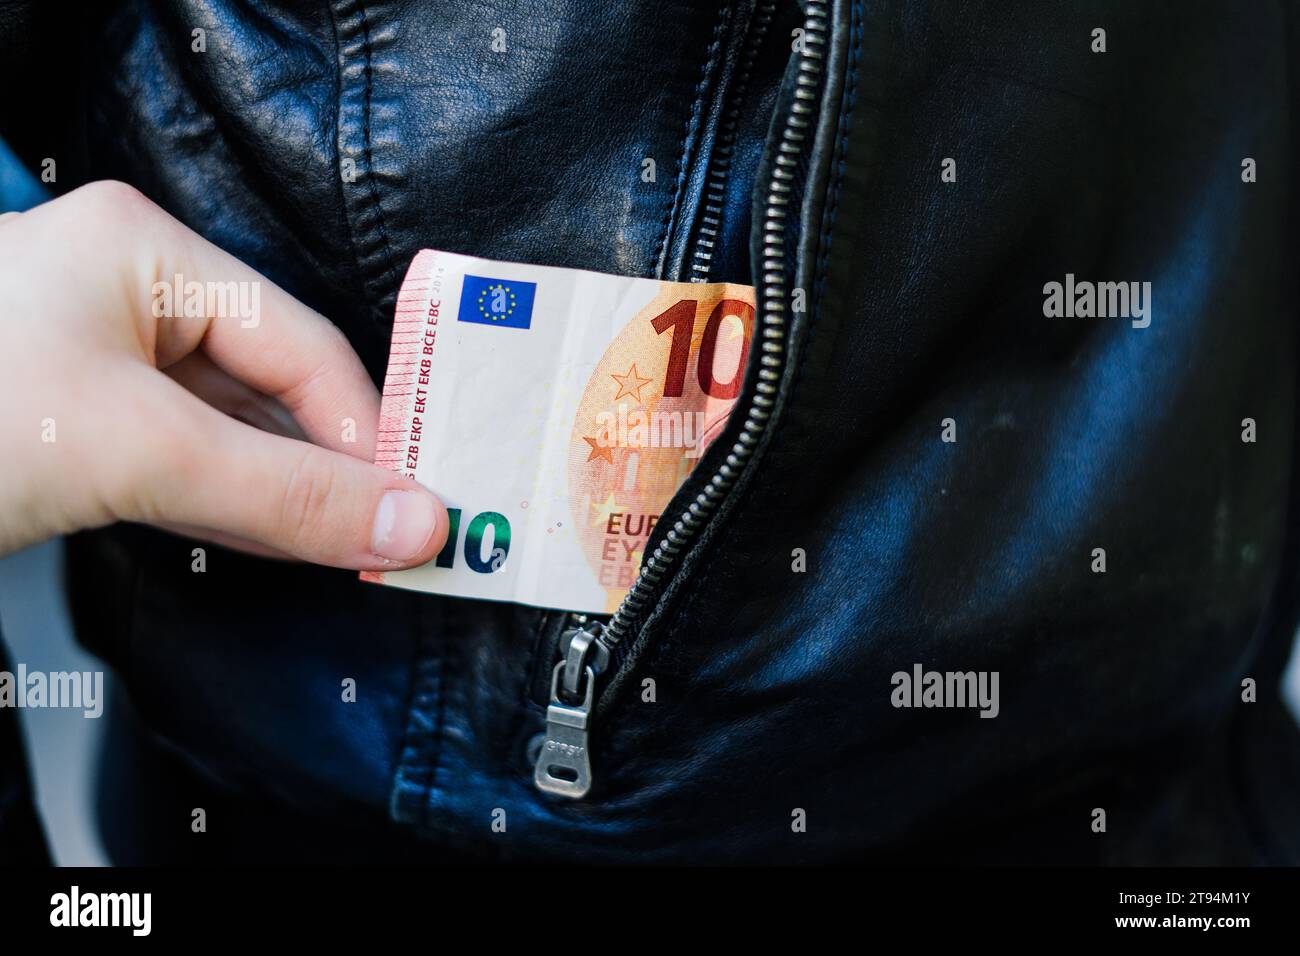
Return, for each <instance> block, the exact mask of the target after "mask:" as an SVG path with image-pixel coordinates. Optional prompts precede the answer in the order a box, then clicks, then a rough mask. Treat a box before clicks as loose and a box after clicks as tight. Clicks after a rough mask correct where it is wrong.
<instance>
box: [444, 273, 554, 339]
mask: <svg viewBox="0 0 1300 956" xmlns="http://www.w3.org/2000/svg"><path fill="white" fill-rule="evenodd" d="M536 292H537V283H536V282H518V281H515V280H513V279H489V278H486V277H485V276H472V275H467V276H465V284H464V285H463V286H461V291H460V313H459V315H457V318H458V319H460V321H462V322H481V323H482V324H483V325H500V326H505V327H506V328H508V329H526V328H528V326H529V324H530V323H531V322H532V321H533V296H534V294H535V293H536Z"/></svg>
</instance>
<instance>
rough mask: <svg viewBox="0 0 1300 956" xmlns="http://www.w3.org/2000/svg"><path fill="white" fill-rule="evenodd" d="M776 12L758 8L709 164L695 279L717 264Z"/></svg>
mask: <svg viewBox="0 0 1300 956" xmlns="http://www.w3.org/2000/svg"><path fill="white" fill-rule="evenodd" d="M775 14H776V0H763V2H762V3H761V4H760V6H759V7H758V8H757V9H756V10H755V11H754V22H753V26H752V27H751V28H750V29H751V34H750V37H749V42H748V44H747V47H748V48H747V50H746V53H745V59H744V60H743V62H742V63H741V66H740V69H739V71H738V73H737V75H736V85H735V88H734V90H733V91H732V92H731V94H730V101H731V105H730V108H729V109H728V110H727V115H726V118H725V119H724V121H723V127H722V133H721V135H720V136H719V137H718V145H717V146H716V147H715V148H714V150H713V157H712V159H711V161H710V163H709V175H708V178H707V185H706V187H705V193H704V207H703V212H702V213H701V214H700V226H699V229H698V231H697V232H696V235H695V250H694V252H693V254H692V256H691V276H690V281H691V282H708V281H709V272H710V270H711V269H712V267H713V249H714V247H715V246H716V245H717V240H718V231H719V229H720V228H721V226H722V210H723V204H724V203H725V201H726V196H727V180H728V178H729V177H730V175H731V160H732V155H733V153H734V151H735V146H736V138H737V136H738V135H739V131H740V109H741V105H742V101H743V99H744V94H745V91H746V90H747V89H748V87H749V78H750V76H751V75H752V74H753V71H754V61H755V60H756V59H757V58H758V48H759V46H760V45H761V44H762V42H763V37H764V36H765V35H766V34H767V28H768V26H769V25H770V24H771V23H772V17H773V16H775Z"/></svg>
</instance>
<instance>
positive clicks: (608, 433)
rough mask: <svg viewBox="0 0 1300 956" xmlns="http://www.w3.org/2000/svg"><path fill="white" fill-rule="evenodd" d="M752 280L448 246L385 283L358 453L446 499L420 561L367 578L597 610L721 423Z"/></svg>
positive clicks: (747, 321)
mask: <svg viewBox="0 0 1300 956" xmlns="http://www.w3.org/2000/svg"><path fill="white" fill-rule="evenodd" d="M753 332H754V290H753V288H752V287H750V286H743V285H734V284H724V283H709V284H706V283H689V282H663V281H659V280H655V279H644V278H634V277H627V276H615V275H604V274H601V273H596V272H587V271H582V270H577V269H566V268H558V267H553V266H536V265H523V264H519V263H509V262H495V261H491V260H487V259H479V258H474V257H471V256H464V255H458V254H455V253H449V252H438V251H434V250H424V251H422V252H420V253H419V254H417V255H416V257H415V258H414V260H413V261H412V263H411V266H410V268H409V270H408V271H407V274H406V278H405V280H404V281H403V282H402V286H401V290H400V292H399V293H398V297H397V306H396V312H395V315H394V321H393V334H392V343H391V347H390V353H389V363H388V371H387V375H386V377H385V380H384V394H383V402H382V411H381V418H380V425H379V441H378V445H377V447H376V452H375V461H376V463H378V464H380V465H383V466H385V467H387V468H391V469H392V470H394V471H398V472H401V473H403V474H405V475H408V476H410V477H412V478H414V479H415V480H416V481H418V482H420V483H421V484H423V485H425V486H426V487H427V488H429V489H430V490H431V491H433V492H434V493H435V494H437V495H438V496H439V497H440V498H441V499H442V500H443V502H444V503H445V504H446V505H447V508H448V515H449V517H450V529H449V534H448V537H447V544H446V546H445V547H444V548H443V549H442V551H441V552H440V553H439V554H438V556H437V557H436V558H435V560H433V561H431V562H429V563H428V564H426V565H423V566H421V567H418V568H413V569H410V570H404V571H396V572H366V573H364V574H363V575H362V576H363V577H364V578H365V579H367V580H370V581H375V582H379V583H383V584H389V585H395V586H397V587H402V588H411V589H415V590H419V591H428V592H432V593H436V594H448V595H456V596H461V597H467V598H479V599H487V600H494V601H513V602H518V603H521V604H528V605H533V606H535V607H544V608H559V609H565V610H571V611H584V612H594V613H603V612H612V611H613V610H614V608H615V607H616V606H617V605H618V602H619V601H620V600H622V598H623V596H624V595H625V594H626V593H627V591H628V589H629V588H630V587H631V585H632V582H633V580H634V579H635V577H636V573H637V571H638V569H639V568H640V565H641V560H642V556H643V555H644V553H645V548H646V542H647V540H648V539H649V536H650V533H651V531H652V530H653V529H654V526H655V524H656V522H657V521H658V520H659V517H660V515H661V514H662V513H663V510H664V508H665V506H666V505H667V504H668V502H669V500H670V499H671V498H672V496H673V494H674V493H675V492H676V491H677V490H678V488H680V487H681V485H682V483H683V481H685V479H686V477H687V475H689V474H690V472H691V470H692V468H694V467H695V465H696V464H697V463H698V461H699V459H700V456H701V455H702V454H703V452H704V451H705V449H707V448H708V446H709V444H710V443H711V442H712V441H714V440H715V439H716V438H717V436H718V434H719V433H720V432H721V430H722V428H723V426H724V425H725V424H726V421H727V416H728V414H729V413H730V412H731V409H732V406H733V405H734V404H735V402H736V399H737V397H738V395H739V393H740V387H741V382H742V379H743V377H744V369H745V364H746V360H747V356H748V353H749V347H750V342H751V340H752V337H753Z"/></svg>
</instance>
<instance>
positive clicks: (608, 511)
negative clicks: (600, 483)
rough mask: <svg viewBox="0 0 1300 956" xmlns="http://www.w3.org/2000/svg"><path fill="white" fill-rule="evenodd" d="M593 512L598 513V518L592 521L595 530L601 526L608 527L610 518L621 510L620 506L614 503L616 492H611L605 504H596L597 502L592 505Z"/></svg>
mask: <svg viewBox="0 0 1300 956" xmlns="http://www.w3.org/2000/svg"><path fill="white" fill-rule="evenodd" d="M591 510H592V511H594V512H596V517H594V518H592V519H591V526H592V527H593V528H595V527H599V526H600V525H608V524H609V516H610V515H612V514H614V513H615V512H616V511H618V510H619V507H618V504H617V503H616V502H615V501H614V492H612V491H611V492H610V493H609V497H608V498H606V499H605V501H604V503H603V504H596V502H594V501H593V502H592V503H591Z"/></svg>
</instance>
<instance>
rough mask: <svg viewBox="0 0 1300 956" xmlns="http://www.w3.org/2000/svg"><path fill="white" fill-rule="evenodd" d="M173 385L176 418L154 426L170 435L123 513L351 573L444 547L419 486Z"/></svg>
mask: <svg viewBox="0 0 1300 956" xmlns="http://www.w3.org/2000/svg"><path fill="white" fill-rule="evenodd" d="M168 384H169V385H170V384H172V383H170V382H168ZM176 391H177V392H178V393H179V394H172V395H170V396H169V399H170V402H169V405H170V408H171V410H172V412H173V413H174V414H175V415H176V417H177V418H179V419H181V421H175V422H174V424H175V425H177V426H178V427H176V428H171V427H168V428H161V429H158V434H160V435H161V434H168V435H169V436H170V437H169V438H168V439H166V440H165V441H164V440H162V439H160V444H162V445H163V446H164V447H162V448H159V449H157V450H155V451H154V452H153V454H151V455H150V456H149V458H150V459H151V460H152V461H153V462H154V464H153V465H152V466H151V467H150V468H149V476H148V477H146V478H145V479H144V480H142V481H140V482H138V483H135V487H134V489H133V494H131V495H128V496H127V498H128V500H129V501H131V502H133V504H132V505H131V506H128V507H127V508H125V509H118V510H119V516H120V517H123V518H127V519H129V520H142V521H147V522H149V523H152V524H166V523H172V524H177V523H179V524H185V525H192V526H197V527H201V528H206V529H210V530H212V531H215V532H218V533H221V534H225V535H233V536H235V537H238V538H243V539H247V540H249V541H255V542H257V543H258V544H262V545H265V546H267V547H269V548H273V549H275V550H277V551H280V552H283V553H285V554H289V555H292V556H294V557H297V558H301V559H303V560H305V561H312V562H315V563H317V564H328V565H333V566H334V567H342V568H354V569H358V570H374V571H378V570H390V571H391V570H397V569H399V568H405V567H414V566H415V565H419V564H424V563H425V562H427V561H430V560H432V559H433V557H434V555H436V554H437V553H438V551H439V550H441V548H442V546H443V544H444V542H445V541H446V538H447V527H448V522H447V511H446V509H445V508H444V507H443V505H442V502H440V501H439V500H438V499H437V498H436V497H434V496H433V495H432V494H431V493H430V492H429V491H427V490H426V489H425V488H423V487H422V486H421V485H419V484H417V483H416V482H414V481H412V480H411V479H409V478H406V477H404V476H402V475H399V474H396V473H394V472H392V471H389V470H387V469H385V468H380V467H379V466H377V465H372V464H369V463H367V462H364V461H361V460H359V459H357V458H353V457H351V456H350V455H345V454H342V453H340V452H334V451H330V450H328V449H325V448H320V447H318V446H316V445H311V444H308V443H307V442H302V441H297V440H294V439H291V438H284V437H281V436H278V435H272V434H269V433H267V432H263V431H260V430H258V429H256V428H251V427H249V426H247V425H245V424H243V423H241V422H238V421H236V420H235V419H233V418H228V417H226V416H225V415H222V414H221V413H220V412H218V411H216V410H215V409H213V408H212V407H211V406H209V405H206V404H205V403H203V402H202V401H200V400H198V399H196V398H195V397H194V396H192V395H190V394H189V393H187V392H185V391H184V390H183V389H180V388H179V387H177V389H176ZM169 417H171V416H169ZM121 511H125V512H126V513H120V512H121Z"/></svg>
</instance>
